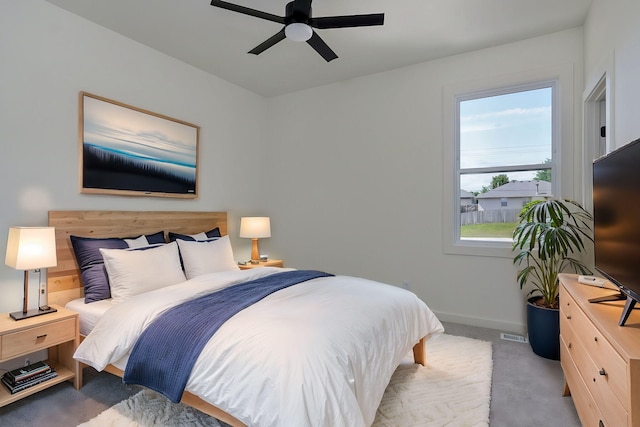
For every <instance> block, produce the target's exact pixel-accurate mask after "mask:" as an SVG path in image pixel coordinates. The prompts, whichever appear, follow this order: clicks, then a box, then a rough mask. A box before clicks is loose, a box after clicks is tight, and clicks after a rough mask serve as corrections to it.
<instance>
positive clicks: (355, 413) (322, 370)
mask: <svg viewBox="0 0 640 427" xmlns="http://www.w3.org/2000/svg"><path fill="white" fill-rule="evenodd" d="M284 270H288V269H284ZM282 271H283V269H276V268H269V267H265V268H259V269H252V270H241V271H228V272H222V273H212V274H207V275H204V276H200V277H197V278H194V279H191V280H188V281H186V282H184V283H181V284H178V285H174V286H169V287H167V288H164V289H159V290H156V291H152V292H148V293H145V294H141V295H138V296H135V297H133V298H131V299H129V300H126V301H124V302H121V303H119V304H115V305H113V306H112V307H111V308H110V309H109V310H107V311H106V312H105V313H104V315H103V316H102V317H101V319H100V320H99V321H98V322H97V324H96V325H95V327H94V328H93V331H92V332H91V333H90V334H89V335H88V336H87V338H86V339H85V340H84V341H83V342H82V344H81V345H80V346H79V347H78V349H77V351H76V353H75V355H74V357H75V358H76V359H77V360H79V361H81V362H83V363H86V364H88V365H91V366H93V367H94V368H96V369H97V370H102V369H104V367H105V366H106V365H108V364H113V365H115V366H116V367H118V368H120V369H123V370H124V369H125V367H126V362H127V359H128V356H129V351H130V350H131V348H132V347H133V345H134V343H135V341H136V338H137V337H138V335H139V334H140V332H141V331H142V330H144V328H145V327H146V326H147V325H148V324H149V322H151V321H152V320H153V318H154V317H156V316H157V315H158V314H160V313H161V312H162V311H164V310H166V309H167V308H169V307H171V306H174V305H176V304H178V303H180V302H183V301H186V300H189V299H192V298H194V297H196V296H198V295H202V294H204V293H207V292H210V291H211V290H215V289H220V288H223V287H226V286H229V285H231V284H235V283H239V282H242V281H245V280H251V279H254V278H258V277H262V276H265V275H269V274H273V273H277V272H282ZM442 331H443V328H442V325H441V323H440V322H439V321H438V319H437V318H436V317H435V315H434V314H433V313H432V312H431V310H430V309H429V308H428V307H427V306H426V304H424V302H422V301H421V300H420V299H418V298H417V297H416V296H415V295H414V294H413V293H411V292H408V291H405V290H403V289H400V288H396V287H393V286H390V285H384V284H381V283H378V282H373V281H369V280H365V279H360V278H354V277H347V276H336V277H325V278H319V279H314V280H310V281H308V282H304V283H301V284H299V285H296V286H292V287H290V288H286V289H283V290H280V291H278V292H276V293H273V294H271V295H270V296H268V297H267V298H265V299H263V300H262V301H260V302H258V303H256V304H255V305H253V306H251V307H249V308H247V309H245V310H243V311H241V312H240V313H238V314H237V315H235V316H234V317H232V318H231V319H230V320H229V321H227V322H226V323H225V324H224V325H223V326H222V327H221V328H220V329H219V330H218V332H217V333H216V334H215V335H214V336H213V338H212V339H211V340H210V341H209V343H208V344H207V346H205V348H204V350H203V351H202V353H201V355H200V357H199V358H198V360H197V362H196V364H195V366H194V368H193V371H192V373H191V376H190V378H189V381H188V383H187V387H186V390H187V391H190V392H191V393H193V394H195V395H197V396H199V397H201V398H202V399H204V400H205V401H207V402H209V403H211V404H212V405H214V406H216V407H218V408H220V409H222V410H224V411H225V412H227V413H229V414H231V415H233V416H234V417H236V418H237V419H239V420H240V421H242V422H243V423H245V424H247V425H249V426H261V427H262V426H265V427H266V426H282V427H285V426H286V427H290V426H296V427H303V426H332V427H340V426H344V427H359V426H370V425H371V423H372V422H373V420H374V417H375V414H376V410H377V407H378V405H379V404H380V401H381V399H382V395H383V393H384V390H385V388H386V386H387V384H388V382H389V379H390V378H391V375H392V373H393V371H394V370H395V368H396V367H397V366H398V364H399V363H400V361H401V360H402V358H403V356H405V355H406V354H407V352H409V351H410V350H411V348H412V347H413V345H414V344H415V343H417V342H418V340H419V339H420V338H422V337H426V336H429V335H431V334H434V333H440V332H442Z"/></svg>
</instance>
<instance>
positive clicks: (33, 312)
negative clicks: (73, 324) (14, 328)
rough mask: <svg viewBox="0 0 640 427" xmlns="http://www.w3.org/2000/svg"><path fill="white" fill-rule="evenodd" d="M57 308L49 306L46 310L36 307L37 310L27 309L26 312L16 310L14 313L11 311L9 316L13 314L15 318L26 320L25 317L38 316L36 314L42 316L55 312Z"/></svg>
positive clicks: (12, 316)
mask: <svg viewBox="0 0 640 427" xmlns="http://www.w3.org/2000/svg"><path fill="white" fill-rule="evenodd" d="M56 311H58V310H56V309H55V308H51V307H49V308H47V309H46V310H41V309H39V308H38V309H35V310H27V312H26V313H24V312H22V311H16V312H13V313H9V316H11V318H12V319H13V320H24V319H28V318H30V317H36V316H41V315H43V314H48V313H55V312H56Z"/></svg>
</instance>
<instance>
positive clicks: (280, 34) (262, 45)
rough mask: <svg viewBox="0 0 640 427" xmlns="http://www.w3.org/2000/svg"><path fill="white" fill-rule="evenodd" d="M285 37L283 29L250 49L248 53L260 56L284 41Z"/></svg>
mask: <svg viewBox="0 0 640 427" xmlns="http://www.w3.org/2000/svg"><path fill="white" fill-rule="evenodd" d="M285 37H286V36H285V34H284V28H283V29H282V30H280V31H279V32H277V33H276V34H274V35H273V36H271V37H269V38H268V39H267V40H265V41H263V42H262V43H260V44H259V45H258V46H256V47H254V48H253V49H251V50H250V51H249V52H248V53H253V54H254V55H260V54H261V53H262V52H264V51H265V50H267V49H269V48H270V47H271V46H273V45H275V44H276V43H278V42H281V41H282V40H284V38H285Z"/></svg>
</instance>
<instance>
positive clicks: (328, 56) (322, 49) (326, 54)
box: [307, 31, 338, 62]
mask: <svg viewBox="0 0 640 427" xmlns="http://www.w3.org/2000/svg"><path fill="white" fill-rule="evenodd" d="M307 43H308V44H309V46H311V47H312V48H314V49H315V50H316V52H318V53H319V54H320V56H322V57H323V58H324V59H325V61H327V62H331V61H333V60H334V59H336V58H337V57H338V55H336V53H335V52H334V51H332V50H331V48H330V47H329V46H327V44H326V43H325V42H324V40H322V39H321V38H320V36H319V35H318V34H317V33H316V32H315V31H314V32H313V35H312V36H311V38H310V39H309V40H307Z"/></svg>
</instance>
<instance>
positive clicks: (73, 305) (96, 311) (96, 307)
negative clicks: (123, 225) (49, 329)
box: [65, 236, 144, 336]
mask: <svg viewBox="0 0 640 427" xmlns="http://www.w3.org/2000/svg"><path fill="white" fill-rule="evenodd" d="M143 237H144V236H143ZM112 306H113V304H112V302H111V299H104V300H101V301H95V302H90V303H88V304H87V303H86V302H84V297H82V298H77V299H74V300H72V301H69V302H68V303H67V304H66V305H65V307H66V308H68V309H69V310H73V311H75V312H76V313H78V314H79V316H78V317H79V319H80V322H79V323H80V335H85V336H86V335H89V332H91V331H92V330H93V328H94V327H95V326H96V323H98V320H100V318H101V317H102V315H103V314H104V313H105V312H106V311H107V310H109V309H110V308H111V307H112Z"/></svg>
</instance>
